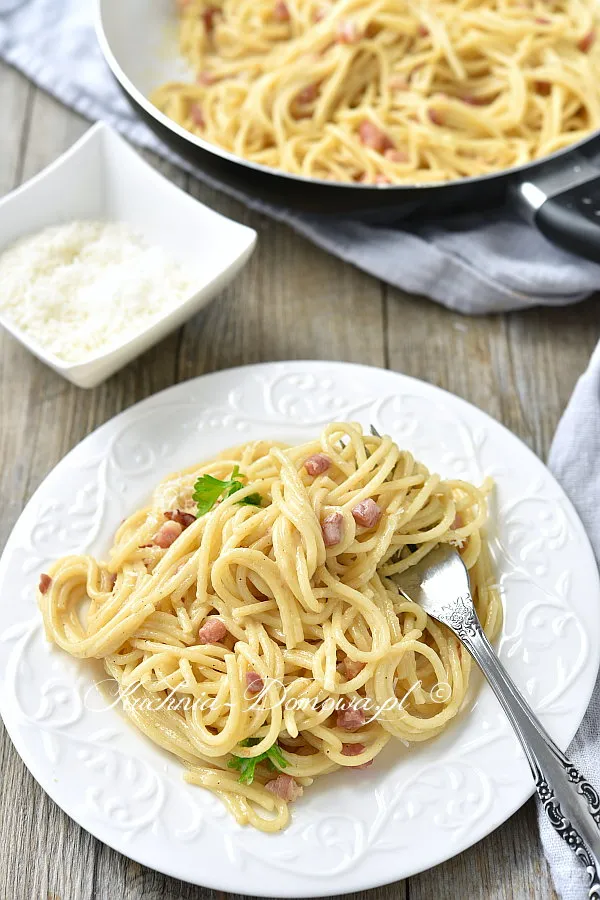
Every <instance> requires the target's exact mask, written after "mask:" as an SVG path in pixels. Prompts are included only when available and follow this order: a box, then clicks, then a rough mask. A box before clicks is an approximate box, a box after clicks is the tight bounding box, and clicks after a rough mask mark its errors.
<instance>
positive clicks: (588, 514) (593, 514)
mask: <svg viewBox="0 0 600 900" xmlns="http://www.w3.org/2000/svg"><path fill="white" fill-rule="evenodd" d="M548 464H549V466H550V468H551V469H552V471H553V472H554V474H555V475H556V477H557V478H558V480H559V481H560V482H561V484H562V486H563V487H564V489H565V490H566V492H567V494H568V495H569V497H570V499H571V500H572V501H573V503H574V505H575V508H576V509H577V512H578V513H579V515H580V516H581V520H582V522H583V524H584V526H585V528H586V531H587V533H588V536H589V538H590V540H591V542H592V546H593V548H594V552H595V554H596V560H597V561H598V562H600V504H599V502H598V499H599V498H600V344H599V345H598V346H597V347H596V349H595V351H594V354H593V356H592V359H591V361H590V364H589V367H588V369H587V371H586V372H585V374H584V375H582V376H581V378H580V379H579V381H578V383H577V386H576V388H575V390H574V392H573V396H572V397H571V400H570V401H569V405H568V406H567V409H566V411H565V414H564V415H563V417H562V419H561V420H560V423H559V425H558V428H557V430H556V435H555V437H554V441H553V443H552V448H551V450H550V458H549V463H548ZM599 722H600V678H599V679H598V681H597V682H596V686H595V688H594V693H593V695H592V699H591V702H590V705H589V707H588V709H587V712H586V714H585V718H584V720H583V722H582V724H581V726H580V728H579V731H578V732H577V734H576V735H575V738H574V740H573V742H572V744H571V746H570V747H569V756H570V757H571V759H572V760H573V762H574V763H575V765H576V766H577V767H578V768H579V770H580V771H581V772H583V773H584V774H585V776H586V777H587V778H588V779H589V780H590V781H591V782H592V784H594V785H595V786H596V787H598V786H599V785H600V729H599V727H598V723H599ZM538 818H539V824H540V834H541V838H542V844H543V846H544V851H545V853H546V857H547V858H548V862H549V863H550V869H551V871H552V877H553V879H554V884H555V886H556V889H557V891H558V893H559V894H560V896H561V897H562V900H582V898H583V897H587V889H586V885H587V881H586V877H585V872H584V870H583V867H582V866H580V865H579V864H578V863H577V861H576V860H575V857H574V855H573V853H572V851H571V850H570V849H569V848H568V847H567V846H566V845H565V844H564V843H563V841H562V840H561V839H560V838H559V837H558V835H557V834H556V832H555V831H554V829H553V828H552V826H551V825H550V822H549V821H548V819H547V817H546V814H545V813H544V811H543V810H542V809H541V807H539V806H538Z"/></svg>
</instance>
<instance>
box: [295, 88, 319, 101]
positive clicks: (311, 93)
mask: <svg viewBox="0 0 600 900" xmlns="http://www.w3.org/2000/svg"><path fill="white" fill-rule="evenodd" d="M318 92H319V89H318V87H317V85H316V84H314V83H313V84H307V85H306V87H305V88H302V90H301V91H299V92H298V93H297V94H296V100H297V102H298V103H312V102H313V100H316V99H317V94H318Z"/></svg>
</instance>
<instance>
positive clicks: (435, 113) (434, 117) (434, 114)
mask: <svg viewBox="0 0 600 900" xmlns="http://www.w3.org/2000/svg"><path fill="white" fill-rule="evenodd" d="M427 115H428V116H429V121H430V122H433V124H434V125H443V124H444V117H443V116H442V114H441V112H440V111H439V110H438V109H428V110H427Z"/></svg>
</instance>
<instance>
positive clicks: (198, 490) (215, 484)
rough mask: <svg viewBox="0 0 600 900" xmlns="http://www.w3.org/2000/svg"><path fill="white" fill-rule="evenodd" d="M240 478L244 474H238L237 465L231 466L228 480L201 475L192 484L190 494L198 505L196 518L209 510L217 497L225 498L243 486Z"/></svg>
mask: <svg viewBox="0 0 600 900" xmlns="http://www.w3.org/2000/svg"><path fill="white" fill-rule="evenodd" d="M240 478H245V476H244V475H240V469H239V466H234V467H233V472H232V473H231V478H230V479H229V480H228V481H221V479H220V478H214V477H213V476H212V475H201V476H200V478H198V480H197V481H196V483H195V485H194V493H193V494H192V499H193V500H194V501H195V502H196V505H197V507H198V512H197V513H196V518H198V519H199V518H200V516H204V515H206V513H207V512H210V510H211V509H212V508H213V506H214V505H215V503H216V502H217V501H218V500H219V499H221V498H222V499H223V500H225V498H226V497H231V495H232V494H235V492H236V491H240V490H241V489H242V488H243V487H244V485H243V484H242V482H241V481H239V480H238V479H240ZM250 496H254V495H253V494H251V495H250Z"/></svg>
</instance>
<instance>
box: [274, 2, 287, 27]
mask: <svg viewBox="0 0 600 900" xmlns="http://www.w3.org/2000/svg"><path fill="white" fill-rule="evenodd" d="M273 18H274V19H275V21H276V22H289V21H290V11H289V9H288V5H287V3H284V2H283V0H277V3H276V4H275V6H274V7H273Z"/></svg>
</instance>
